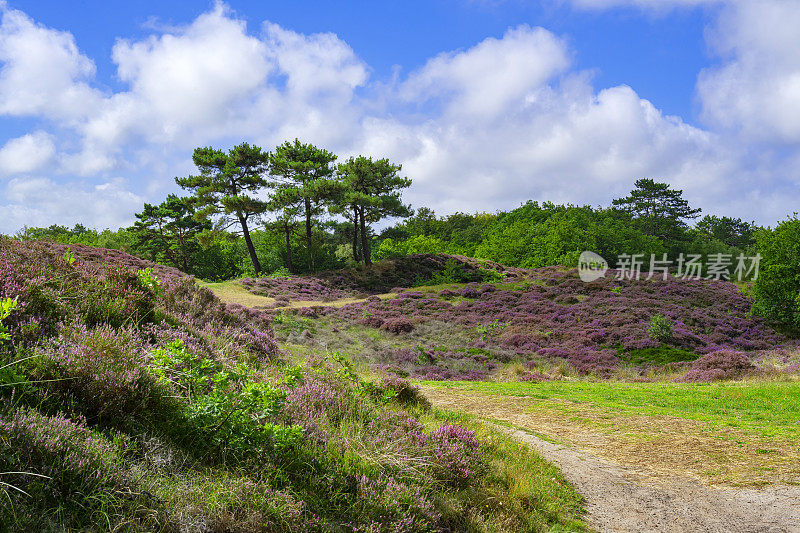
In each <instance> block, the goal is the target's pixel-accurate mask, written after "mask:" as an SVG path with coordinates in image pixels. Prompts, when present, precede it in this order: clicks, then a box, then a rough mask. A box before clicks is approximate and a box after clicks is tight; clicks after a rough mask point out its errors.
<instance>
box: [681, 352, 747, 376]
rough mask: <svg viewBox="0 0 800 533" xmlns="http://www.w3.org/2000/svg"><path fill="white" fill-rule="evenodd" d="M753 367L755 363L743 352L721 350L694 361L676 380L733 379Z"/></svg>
mask: <svg viewBox="0 0 800 533" xmlns="http://www.w3.org/2000/svg"><path fill="white" fill-rule="evenodd" d="M752 369H753V363H752V362H751V361H750V358H749V357H748V356H747V355H745V354H743V353H742V352H737V351H734V350H719V351H716V352H711V353H709V354H706V355H704V356H702V357H700V358H699V359H697V360H695V361H694V362H692V366H691V368H690V369H689V372H687V373H686V374H685V375H684V376H682V377H680V378H677V379H676V380H675V381H679V382H684V383H688V382H696V381H700V382H703V381H716V380H720V379H732V378H737V377H741V376H742V375H744V374H746V373H747V372H749V371H750V370H752Z"/></svg>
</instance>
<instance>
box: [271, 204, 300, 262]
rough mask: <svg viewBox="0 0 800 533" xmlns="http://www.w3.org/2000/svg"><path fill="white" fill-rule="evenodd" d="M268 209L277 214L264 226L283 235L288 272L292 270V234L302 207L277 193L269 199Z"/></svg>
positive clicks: (295, 228)
mask: <svg viewBox="0 0 800 533" xmlns="http://www.w3.org/2000/svg"><path fill="white" fill-rule="evenodd" d="M270 211H276V212H277V216H276V218H275V220H273V221H271V222H268V223H267V224H265V227H266V229H268V230H274V231H277V232H278V233H280V234H281V235H283V237H284V244H285V246H286V268H288V269H289V272H294V266H293V265H292V235H294V233H295V231H296V230H297V226H298V222H297V217H298V216H299V215H300V213H301V211H302V208H301V207H300V205H299V203H298V202H296V201H295V202H294V203H291V202H289V201H288V200H285V199H282V198H281V196H280V194H278V195H275V196H273V197H272V199H271V200H270Z"/></svg>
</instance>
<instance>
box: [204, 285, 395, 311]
mask: <svg viewBox="0 0 800 533" xmlns="http://www.w3.org/2000/svg"><path fill="white" fill-rule="evenodd" d="M199 284H200V285H201V286H203V287H206V288H208V289H211V290H212V291H213V292H214V295H215V296H216V297H217V298H219V299H220V300H222V301H223V302H225V303H226V304H239V305H243V306H245V307H252V308H259V307H273V305H274V304H275V302H276V301H277V299H276V298H272V297H270V296H261V295H258V294H254V293H252V292H249V291H248V290H247V289H246V288H245V287H244V286H242V284H241V283H239V280H229V281H223V282H220V283H206V282H199ZM376 296H377V297H378V298H380V299H381V300H387V299H390V298H395V297H397V294H396V293H393V292H387V293H385V294H377V295H376ZM364 300H365V298H340V299H338V300H295V301H293V302H290V303H289V304H288V305H283V306H280V307H278V309H282V308H289V309H297V308H299V307H315V306H328V307H341V306H343V305H347V304H352V303H356V302H363V301H364Z"/></svg>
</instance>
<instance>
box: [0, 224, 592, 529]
mask: <svg viewBox="0 0 800 533" xmlns="http://www.w3.org/2000/svg"><path fill="white" fill-rule="evenodd" d="M131 267H132V268H131ZM147 268H150V269H152V270H145V269H147ZM0 302H4V306H5V307H6V308H7V310H8V311H9V312H8V313H5V314H4V316H3V318H2V319H0V320H1V321H2V328H3V329H2V332H3V333H4V336H7V338H3V339H2V340H0V367H2V368H0V492H3V494H2V495H1V496H0V500H2V504H0V524H3V526H4V528H6V529H8V530H10V531H50V530H58V531H62V530H80V531H86V530H88V531H92V530H95V531H105V530H115V531H126V530H127V531H220V532H222V531H370V532H376V531H393V532H401V531H408V532H411V531H484V530H509V531H514V530H518V531H544V530H547V529H551V528H555V529H560V530H564V529H572V530H581V529H583V526H582V524H581V522H580V516H581V512H582V511H581V507H580V499H579V497H578V496H577V494H576V493H575V492H574V490H573V489H572V488H571V487H570V486H569V484H568V483H567V482H566V481H565V480H564V478H563V476H562V475H561V474H560V473H559V472H558V470H557V469H555V468H554V467H552V466H551V465H549V464H547V463H545V462H544V461H542V460H541V459H540V458H539V457H538V456H537V455H535V454H533V453H531V452H528V451H526V450H525V449H524V448H523V447H521V446H519V445H517V444H515V443H514V442H513V441H511V440H509V439H506V438H503V437H502V436H500V435H499V434H497V433H493V432H491V431H489V430H487V429H485V428H483V427H482V426H480V425H478V424H475V423H473V422H471V421H470V420H469V419H467V418H464V417H453V416H452V415H446V414H444V413H439V412H435V411H431V410H429V409H428V408H427V407H426V406H425V403H424V401H423V400H421V398H420V397H419V395H418V394H417V392H416V390H415V389H414V388H413V387H410V386H409V385H408V383H407V382H404V381H402V380H399V379H396V378H391V379H385V380H383V381H381V382H378V383H368V382H364V381H362V380H361V379H359V378H358V376H356V375H355V374H354V373H353V371H352V369H351V367H350V365H349V363H348V362H347V360H346V359H344V358H342V357H330V358H326V357H325V356H323V353H324V352H323V351H320V352H319V354H314V355H312V356H311V357H310V359H309V360H308V362H307V363H305V364H303V365H289V364H287V363H285V362H284V361H283V354H282V353H281V351H280V350H279V348H278V344H277V342H276V339H275V337H274V335H273V333H272V329H271V324H272V322H273V316H272V315H269V314H267V313H265V312H263V311H259V310H252V309H245V308H242V307H231V306H228V307H226V306H225V305H224V304H222V303H221V302H220V301H219V300H218V299H217V298H216V297H214V295H213V294H212V293H211V292H210V291H208V290H206V289H202V288H198V287H197V285H196V283H195V281H194V280H193V279H192V278H188V277H185V276H182V275H181V273H180V272H178V271H175V270H174V269H164V268H161V267H158V266H157V265H152V264H149V263H147V262H142V261H141V260H139V259H136V258H132V257H130V256H126V255H125V254H120V253H119V252H108V251H104V250H100V249H91V248H88V247H80V246H77V247H71V248H70V251H69V252H68V250H67V249H66V248H64V247H61V246H56V245H52V244H48V243H31V242H26V243H20V242H17V241H13V240H8V239H0ZM11 302H15V304H13V303H11ZM6 315H7V316H6Z"/></svg>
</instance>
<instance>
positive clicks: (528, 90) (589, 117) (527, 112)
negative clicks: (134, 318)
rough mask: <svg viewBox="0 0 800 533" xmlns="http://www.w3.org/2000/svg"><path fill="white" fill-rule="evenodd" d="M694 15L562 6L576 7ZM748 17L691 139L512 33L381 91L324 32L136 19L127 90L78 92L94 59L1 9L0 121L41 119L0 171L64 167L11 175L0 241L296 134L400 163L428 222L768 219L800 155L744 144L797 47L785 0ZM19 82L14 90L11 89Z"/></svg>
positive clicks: (732, 34) (561, 48) (734, 14)
mask: <svg viewBox="0 0 800 533" xmlns="http://www.w3.org/2000/svg"><path fill="white" fill-rule="evenodd" d="M700 3H706V2H702V1H701V0H697V1H693V0H684V1H681V0H664V1H663V2H654V1H650V2H648V1H645V0H597V1H594V2H591V1H589V0H573V4H574V5H577V6H578V7H583V8H586V7H597V8H601V7H611V6H616V5H629V6H631V5H633V6H638V7H647V8H648V9H650V8H652V7H653V6H655V5H656V4H658V5H659V6H661V7H664V6H667V5H669V6H671V7H676V6H680V5H695V4H700ZM708 3H714V2H712V1H711V0H709V2H708ZM764 5H765V6H767V5H768V6H769V7H771V8H774V9H770V10H765V11H764V14H762V13H761V11H759V10H748V8H746V7H741V6H739V5H738V4H736V5H731V6H728V7H725V8H723V10H722V13H723V18H721V19H720V22H719V25H718V28H719V30H718V31H717V32H715V33H711V34H709V40H710V42H711V43H712V44H713V45H714V52H715V53H717V54H720V57H721V58H722V59H723V62H722V64H721V66H719V67H718V68H716V69H712V70H708V71H706V72H704V73H703V75H702V76H701V79H700V83H699V85H698V91H699V93H698V94H699V95H700V97H701V104H702V107H703V110H704V117H705V119H706V120H707V124H708V125H709V128H708V129H703V128H700V127H697V126H693V125H691V124H688V123H686V122H684V121H683V120H681V119H679V118H676V117H670V116H665V115H664V114H663V113H661V112H660V111H659V109H658V108H657V107H656V105H654V104H653V103H651V102H649V101H647V100H644V99H642V98H641V97H639V95H638V94H637V93H636V91H635V88H631V87H628V86H625V85H620V86H617V87H607V88H596V87H594V85H593V83H592V79H591V75H590V73H588V72H582V71H575V69H574V68H573V67H572V66H571V65H572V61H571V59H572V51H571V50H570V49H569V47H568V45H567V43H566V42H565V40H564V39H562V38H560V37H559V36H556V35H554V34H553V33H551V32H549V31H547V30H546V29H543V28H530V27H528V26H520V27H517V28H511V29H509V30H508V31H507V32H506V33H505V35H503V36H502V37H500V38H487V39H485V40H483V41H481V42H479V43H477V44H475V45H474V46H472V47H470V48H467V49H464V50H457V51H450V52H444V53H441V54H439V55H437V56H435V57H433V58H431V59H430V60H429V61H428V62H427V63H426V64H425V65H424V66H422V67H421V68H419V69H417V70H416V71H414V72H411V73H410V74H408V75H405V76H401V75H399V74H398V75H397V77H396V78H395V79H393V80H392V81H391V82H386V83H383V82H382V80H372V81H371V80H370V69H369V67H368V65H366V64H365V63H364V62H363V61H362V60H361V59H360V58H359V57H358V56H357V55H356V53H355V52H354V51H353V50H352V49H351V48H350V46H349V45H348V44H347V43H345V42H344V41H342V40H341V39H340V38H338V37H337V36H336V35H334V34H331V33H321V34H312V35H305V34H301V33H297V32H294V31H291V30H289V29H286V28H283V27H281V26H278V25H276V24H272V23H269V22H265V23H264V24H263V25H261V26H260V27H259V28H258V30H257V31H258V32H259V33H258V34H257V35H256V34H253V33H248V31H247V27H246V25H245V23H244V22H243V21H242V20H241V19H239V18H237V17H236V16H235V14H233V13H232V12H231V11H230V10H229V9H228V8H226V7H225V5H224V4H216V5H215V6H214V7H213V8H212V9H211V10H210V11H208V12H206V13H203V14H201V15H200V16H198V17H197V18H196V19H195V20H194V21H191V22H190V23H189V24H186V25H183V26H161V25H158V26H156V25H151V28H153V29H154V30H155V31H156V33H155V34H154V35H152V36H150V37H147V38H144V39H140V40H122V39H121V40H118V41H117V43H116V44H115V46H114V48H113V50H112V58H113V60H114V62H115V64H116V65H117V69H118V72H117V74H118V76H119V79H120V80H121V81H122V82H123V83H125V84H127V86H126V88H125V90H124V91H121V92H117V93H115V94H102V93H101V92H99V91H97V90H95V89H93V88H92V87H91V86H90V82H91V80H92V78H93V76H94V64H93V63H92V61H91V60H90V59H88V58H87V57H85V56H84V55H82V54H81V53H80V51H79V50H78V48H77V46H76V43H75V41H74V38H73V37H72V36H71V35H70V34H69V33H66V32H60V31H56V30H52V29H48V28H44V27H42V26H40V25H38V24H36V23H34V22H33V21H31V20H30V19H29V18H28V17H27V16H26V15H24V14H22V13H21V12H18V11H14V10H10V9H8V8H5V7H4V4H2V2H0V11H1V12H2V14H3V22H2V30H1V31H0V65H2V68H0V97H2V98H3V99H2V100H0V113H5V114H13V115H19V116H26V115H32V116H36V117H40V118H42V119H45V123H44V126H37V127H40V128H44V129H47V127H46V126H49V125H52V128H51V130H50V131H51V132H50V133H46V132H45V131H44V130H38V131H36V132H33V133H31V134H29V135H25V136H23V137H20V138H18V139H12V140H11V141H9V142H7V143H6V145H5V146H4V147H3V148H2V149H0V173H3V172H4V173H6V174H7V175H11V174H14V173H27V174H30V173H34V172H35V173H37V174H41V172H42V170H43V169H47V168H48V166H50V167H54V166H55V165H59V167H58V168H57V170H58V172H60V173H61V174H58V175H60V176H61V177H59V179H58V180H55V179H52V180H51V179H46V178H25V179H23V178H20V177H16V178H14V179H11V180H9V181H8V182H7V185H6V189H5V193H4V195H2V194H0V204H3V203H5V204H6V205H4V206H2V209H4V210H5V211H4V212H5V213H11V214H12V217H11V218H10V219H9V218H6V220H5V221H4V222H2V223H0V225H2V224H5V226H6V227H4V228H0V231H13V230H15V229H18V228H19V227H20V226H22V225H23V224H28V225H49V224H51V223H53V222H59V223H74V222H77V221H82V222H84V223H88V224H92V225H97V226H100V227H104V226H111V227H114V226H117V225H119V224H127V223H128V222H130V219H131V218H132V215H133V213H134V212H135V211H137V210H140V209H141V204H142V202H143V201H144V200H145V199H146V200H147V201H150V202H153V201H159V200H160V199H161V197H163V194H164V193H166V192H171V191H172V190H174V184H173V183H172V177H173V176H175V175H185V174H186V173H187V172H191V171H192V170H193V169H192V165H191V161H190V160H189V158H190V155H191V150H192V148H194V147H195V146H200V145H214V146H221V147H225V146H231V145H232V144H234V143H238V142H241V141H242V140H247V141H250V142H254V143H256V144H259V145H261V146H264V147H267V148H270V147H272V146H274V145H275V144H277V143H279V142H282V141H284V140H287V139H293V138H294V137H299V138H301V139H303V140H306V141H310V142H314V143H316V144H318V145H320V146H324V147H326V148H328V149H330V150H333V151H334V152H336V153H339V154H341V155H342V156H347V155H350V154H355V153H367V154H370V155H375V156H381V157H383V156H389V157H391V158H392V159H394V160H396V161H398V162H401V163H403V164H404V173H405V174H406V175H408V176H409V177H411V178H412V179H413V180H414V187H413V188H412V190H411V191H409V195H408V199H409V200H411V201H412V202H414V203H415V204H416V205H427V206H431V207H433V208H435V209H436V210H437V211H439V212H442V213H446V212H452V211H455V210H462V211H465V210H466V211H473V210H481V211H492V210H495V209H507V208H513V207H515V206H516V205H518V204H519V203H521V202H523V201H525V200H527V199H538V200H553V201H558V202H573V203H591V204H600V203H603V204H605V203H607V202H608V201H609V200H610V199H611V198H613V197H615V196H618V195H621V194H624V193H625V192H627V191H628V190H629V189H630V187H631V185H632V183H633V181H634V180H635V179H637V178H640V177H652V178H655V179H659V180H664V181H668V182H670V183H672V184H673V185H675V186H677V187H680V188H683V189H685V191H686V194H687V196H688V197H689V198H690V200H691V201H692V202H693V203H695V204H696V205H700V206H702V207H703V208H704V209H707V210H711V211H717V212H726V213H728V214H734V215H736V216H744V217H746V218H755V219H758V220H761V221H764V222H771V221H774V218H775V214H774V210H776V209H777V210H778V212H788V211H789V210H790V209H791V208H790V206H789V203H790V201H791V198H792V194H791V192H792V191H793V190H792V189H791V186H792V182H791V180H793V179H794V180H795V181H797V182H800V180H798V179H797V176H798V172H797V170H796V169H797V165H795V164H794V163H798V161H797V157H794V159H792V158H786V157H782V156H780V154H777V153H773V151H771V150H761V151H759V152H758V153H756V151H755V150H749V149H748V147H749V145H748V144H747V143H748V142H750V141H749V140H752V139H755V140H758V141H760V142H772V141H776V140H777V141H778V142H780V143H784V144H783V145H781V146H784V145H785V144H786V143H794V142H797V140H798V136H800V130H798V129H797V128H800V126H798V124H800V119H799V118H800V117H798V116H797V112H798V111H797V110H798V109H800V105H798V103H797V101H796V99H795V95H796V93H795V85H794V81H793V80H795V77H794V76H795V75H796V73H797V72H798V70H797V65H798V64H800V61H798V57H797V56H798V55H799V54H800V51H798V50H800V46H798V43H797V42H796V37H795V35H794V33H793V32H792V31H791V29H792V27H793V26H792V24H793V23H794V22H795V20H794V18H793V16H792V14H791V13H784V11H785V9H786V7H785V5H784V4H783V3H781V2H780V1H779V0H769V1H768V2H766V3H764ZM754 9H755V8H754ZM748 21H749V23H748ZM27 50H32V51H33V53H32V54H28V52H27ZM759 57H761V58H766V59H762V60H761V61H759ZM54 58H55V59H54ZM759 76H760V77H761V78H763V79H764V80H767V82H768V83H767V85H766V87H764V86H761V85H758V83H757V80H758V79H759ZM25 84H30V86H31V87H33V91H32V92H30V94H28V93H22V92H20V91H16V89H15V88H16V87H17V86H19V85H25ZM725 110H730V112H727V113H726V111H725ZM759 110H765V111H764V112H758V111H759ZM48 121H49V122H48ZM56 147H59V148H62V147H69V149H70V150H71V151H69V152H66V153H64V152H62V153H56ZM76 147H77V148H76ZM793 153H794V152H793ZM26 154H27V155H26ZM109 173H112V175H116V176H119V175H127V176H129V177H130V182H125V181H120V180H109V179H108V178H107V175H108V174H109ZM779 175H780V176H788V179H783V181H781V179H778V178H775V177H774V176H779ZM75 176H86V182H85V183H83V184H82V183H81V182H77V181H75V179H76V178H75ZM87 183H88V184H87ZM92 183H101V185H91V184H92ZM776 191H779V192H776ZM3 197H4V198H5V200H3ZM9 220H10V221H9Z"/></svg>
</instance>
